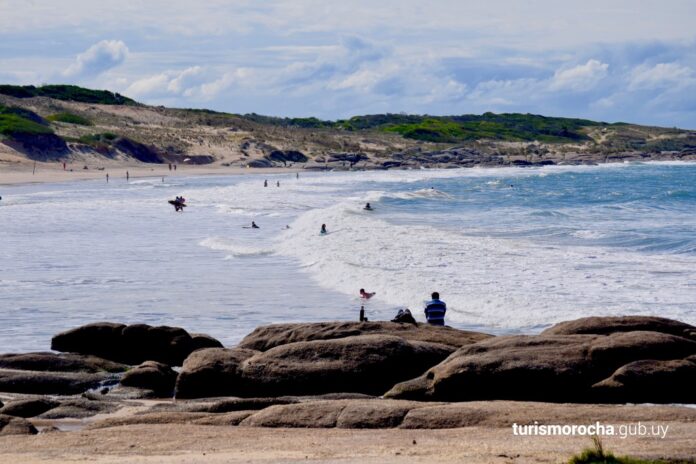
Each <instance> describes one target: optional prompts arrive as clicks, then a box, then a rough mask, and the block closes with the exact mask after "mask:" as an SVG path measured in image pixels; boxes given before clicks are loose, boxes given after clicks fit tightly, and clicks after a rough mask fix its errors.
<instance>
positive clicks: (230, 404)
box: [206, 398, 298, 414]
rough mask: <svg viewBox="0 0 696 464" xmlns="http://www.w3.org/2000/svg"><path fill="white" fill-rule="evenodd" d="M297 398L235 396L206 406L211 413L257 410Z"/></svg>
mask: <svg viewBox="0 0 696 464" xmlns="http://www.w3.org/2000/svg"><path fill="white" fill-rule="evenodd" d="M297 402H298V401H297V400H293V399H290V398H235V399H229V400H222V401H216V402H215V403H213V404H211V405H209V406H208V407H207V408H206V411H207V412H211V413H216V414H217V413H227V412H233V411H255V410H260V409H265V408H268V407H270V406H275V405H277V404H294V403H297Z"/></svg>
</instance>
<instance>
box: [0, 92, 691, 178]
mask: <svg viewBox="0 0 696 464" xmlns="http://www.w3.org/2000/svg"><path fill="white" fill-rule="evenodd" d="M3 156H4V157H5V159H9V158H12V159H15V160H16V159H20V160H21V159H33V160H42V161H51V160H65V159H68V160H73V161H80V162H84V163H85V164H95V163H97V164H99V163H128V162H131V161H134V162H146V163H167V162H173V163H190V164H202V163H217V164H221V165H225V166H227V165H236V166H249V167H268V166H279V165H280V166H284V165H288V164H293V163H302V166H303V167H305V168H307V169H310V168H312V169H348V168H351V167H356V166H359V167H364V168H374V169H376V168H392V167H401V168H408V167H421V166H437V167H456V166H477V165H484V166H506V165H518V166H524V165H533V164H578V163H596V162H608V161H622V160H645V159H648V160H656V159H696V132H693V131H685V130H680V129H674V128H661V127H648V126H640V125H635V124H626V123H606V122H598V121H591V120H587V119H576V118H559V117H547V116H541V115H533V114H519V113H504V114H495V113H484V114H481V115H473V114H468V115H453V116H430V115H410V114H375V115H364V116H355V117H352V118H349V119H341V120H336V121H328V120H322V119H318V118H313V117H310V118H278V117H272V116H263V115H258V114H253V113H252V114H244V115H240V114H232V113H224V112H218V111H211V110H205V109H177V108H165V107H159V106H157V107H155V106H148V105H144V104H140V103H138V102H136V101H135V100H132V99H130V98H128V97H125V96H123V95H120V94H118V93H114V92H110V91H107V90H91V89H85V88H82V87H78V86H73V85H44V86H40V87H35V86H15V85H0V162H1V161H2V160H3Z"/></svg>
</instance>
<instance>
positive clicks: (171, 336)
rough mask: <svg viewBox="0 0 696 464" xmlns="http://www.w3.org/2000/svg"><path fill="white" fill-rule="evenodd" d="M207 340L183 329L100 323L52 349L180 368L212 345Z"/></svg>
mask: <svg viewBox="0 0 696 464" xmlns="http://www.w3.org/2000/svg"><path fill="white" fill-rule="evenodd" d="M206 338H207V340H203V338H202V336H199V338H198V341H197V342H194V340H193V337H191V335H190V334H189V333H188V332H186V331H185V330H184V329H182V328H180V327H168V326H159V327H153V326H149V325H146V324H134V325H124V324H114V323H111V322H98V323H94V324H87V325H84V326H82V327H78V328H76V329H72V330H68V331H66V332H62V333H60V334H58V335H56V336H54V337H53V340H52V341H51V349H53V350H56V351H64V352H72V353H81V354H90V355H94V356H99V357H101V358H104V359H108V360H111V361H116V362H121V363H125V364H130V365H134V364H140V363H142V362H145V361H158V362H162V363H165V364H169V365H175V366H180V365H181V363H182V362H183V360H184V359H186V357H187V356H188V355H189V354H191V353H192V352H193V351H195V350H196V349H197V348H199V347H200V345H201V344H206V343H212V342H211V341H210V340H211V339H210V337H206ZM218 343H219V342H218Z"/></svg>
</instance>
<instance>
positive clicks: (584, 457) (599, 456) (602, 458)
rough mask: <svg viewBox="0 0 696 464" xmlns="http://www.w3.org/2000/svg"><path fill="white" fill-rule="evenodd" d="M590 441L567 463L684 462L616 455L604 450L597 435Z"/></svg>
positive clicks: (641, 463)
mask: <svg viewBox="0 0 696 464" xmlns="http://www.w3.org/2000/svg"><path fill="white" fill-rule="evenodd" d="M592 442H593V444H594V446H593V447H592V448H587V449H586V450H584V451H583V452H582V453H581V454H580V455H578V456H573V457H572V458H571V459H570V461H568V464H680V463H682V464H686V462H684V461H663V460H658V461H653V460H645V459H635V458H629V457H627V456H620V457H616V456H614V455H613V454H612V453H610V452H606V451H604V447H603V445H602V441H601V440H600V439H599V437H592Z"/></svg>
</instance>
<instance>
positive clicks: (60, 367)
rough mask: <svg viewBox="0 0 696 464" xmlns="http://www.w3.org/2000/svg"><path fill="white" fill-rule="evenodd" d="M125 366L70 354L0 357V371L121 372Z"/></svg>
mask: <svg viewBox="0 0 696 464" xmlns="http://www.w3.org/2000/svg"><path fill="white" fill-rule="evenodd" d="M127 368H128V366H126V365H125V364H120V363H115V362H113V361H108V360H106V359H101V358H97V357H96V356H85V355H78V354H72V353H61V354H56V353H48V352H40V353H20V354H2V355H0V369H20V370H29V371H31V370H33V371H53V372H123V371H125V370H126V369H127Z"/></svg>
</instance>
